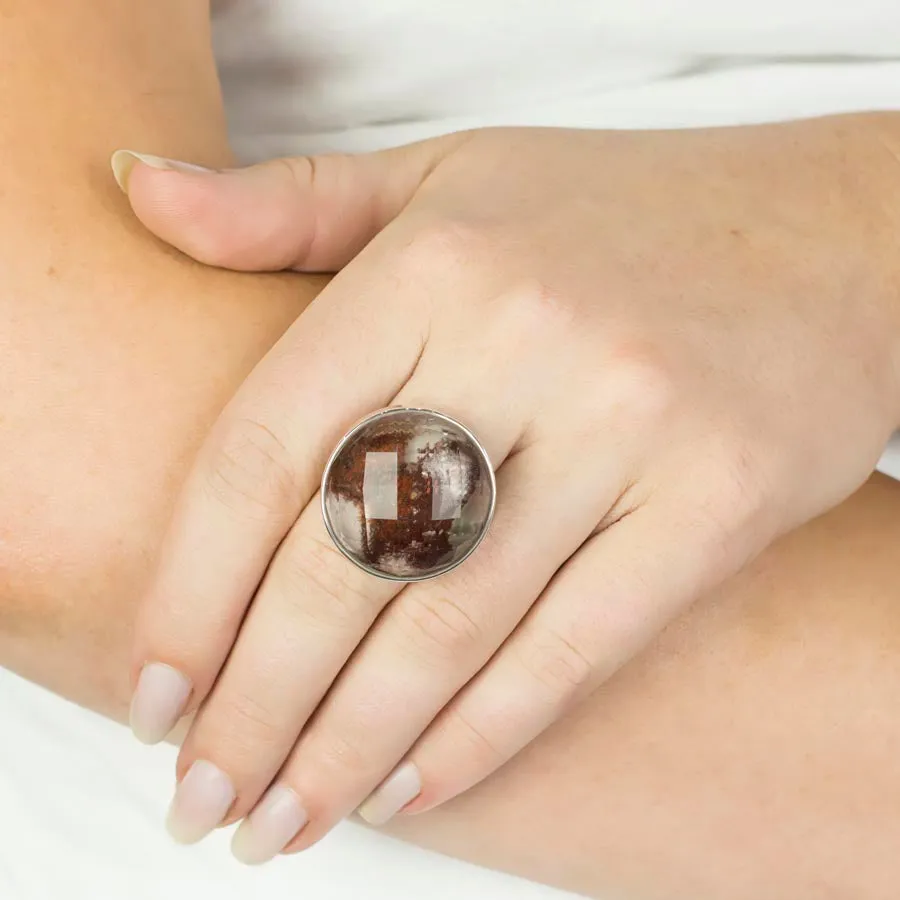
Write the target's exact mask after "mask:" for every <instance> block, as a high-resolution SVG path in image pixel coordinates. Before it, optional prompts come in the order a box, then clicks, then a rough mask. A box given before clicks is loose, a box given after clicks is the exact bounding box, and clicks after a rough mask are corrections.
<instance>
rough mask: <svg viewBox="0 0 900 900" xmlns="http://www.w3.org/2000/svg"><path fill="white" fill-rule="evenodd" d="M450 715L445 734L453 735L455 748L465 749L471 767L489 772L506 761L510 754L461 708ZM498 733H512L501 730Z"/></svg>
mask: <svg viewBox="0 0 900 900" xmlns="http://www.w3.org/2000/svg"><path fill="white" fill-rule="evenodd" d="M449 715H450V719H449V721H448V722H447V725H446V729H445V733H448V734H450V735H452V738H451V743H452V745H453V746H457V747H460V748H464V750H463V754H462V755H463V757H464V758H465V759H466V760H467V764H468V765H469V766H473V767H474V768H476V769H481V770H483V771H485V772H487V771H491V770H493V769H494V768H496V767H497V766H498V765H499V764H500V763H502V762H505V761H506V759H507V758H508V756H509V754H507V753H504V752H503V750H502V749H501V747H500V746H498V744H497V743H496V742H495V741H494V740H493V738H492V737H491V736H490V735H489V734H488V732H487V731H486V730H485V729H484V728H483V727H481V726H479V725H476V724H475V722H474V721H473V720H472V719H471V718H470V717H469V715H467V714H466V713H465V712H464V711H463V710H462V709H460V708H459V706H456V707H455V708H453V709H452V710H451V711H450V714H449ZM495 730H497V729H496V726H495ZM498 733H500V734H502V733H512V732H506V731H503V730H500V731H498Z"/></svg>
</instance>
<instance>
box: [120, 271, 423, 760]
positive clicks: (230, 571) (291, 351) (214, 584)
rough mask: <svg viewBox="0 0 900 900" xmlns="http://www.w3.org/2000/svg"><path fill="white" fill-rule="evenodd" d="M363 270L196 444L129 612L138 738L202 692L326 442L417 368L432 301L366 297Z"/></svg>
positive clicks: (293, 334)
mask: <svg viewBox="0 0 900 900" xmlns="http://www.w3.org/2000/svg"><path fill="white" fill-rule="evenodd" d="M364 256H365V254H364ZM359 262H360V263H362V262H363V259H362V258H361V259H360V261H359ZM370 271H371V267H370V266H366V265H359V264H357V265H355V266H353V267H351V268H350V269H347V270H345V271H344V272H343V273H342V274H341V275H338V276H337V277H336V278H335V279H334V281H333V282H332V283H331V285H329V286H328V288H326V289H325V290H324V291H323V292H322V294H320V295H319V297H318V298H317V299H316V300H315V301H314V302H313V304H312V305H311V306H310V307H309V308H308V309H307V311H306V312H304V313H303V314H302V315H301V316H300V317H299V319H298V320H297V321H296V322H295V323H294V325H293V326H292V327H291V328H290V329H289V330H288V331H287V332H286V333H285V335H284V336H283V338H282V339H281V340H280V341H279V342H278V344H276V345H275V347H274V348H273V349H272V350H271V351H270V352H269V354H268V355H267V356H266V357H265V358H264V359H263V360H262V362H260V363H259V365H258V366H257V367H256V368H255V369H254V371H253V372H252V373H251V375H250V376H249V378H248V379H247V381H246V382H245V383H244V385H243V386H242V387H241V388H240V390H239V391H238V393H237V394H236V395H235V397H234V399H233V400H232V401H231V402H230V403H229V404H228V406H227V407H226V408H225V410H224V411H223V413H222V415H221V416H220V418H219V420H218V421H217V422H216V424H215V426H214V427H213V429H212V431H211V432H210V434H209V436H208V438H207V440H206V441H205V442H204V444H203V445H202V447H201V449H200V451H199V453H198V456H197V459H196V461H195V464H194V465H193V467H192V469H191V471H190V474H189V476H188V478H187V480H186V482H185V485H184V488H183V490H182V492H181V495H180V497H179V499H178V501H177V504H176V508H175V511H174V514H173V518H172V522H171V525H170V527H169V530H168V533H167V535H166V537H165V539H164V543H163V546H162V548H161V553H160V561H159V566H158V569H157V571H156V573H155V576H154V577H153V579H152V582H151V584H150V587H149V589H148V591H147V594H146V595H145V598H144V600H143V603H142V606H141V610H140V614H139V617H138V624H137V637H136V647H135V673H134V674H135V676H137V675H138V670H139V671H140V675H139V678H138V689H137V691H136V693H135V698H134V700H133V703H132V717H131V718H132V727H133V729H134V731H135V734H136V735H137V736H138V737H139V738H140V739H141V740H144V741H145V742H148V743H153V742H156V741H159V740H162V739H163V738H164V737H165V735H166V733H167V732H168V731H169V730H170V728H171V727H172V725H173V724H174V722H175V721H176V719H177V718H178V716H180V715H182V714H183V713H184V712H186V711H187V710H188V709H192V708H195V707H196V706H197V705H198V704H199V703H200V702H201V701H202V699H203V698H204V697H205V696H206V694H207V693H208V692H209V690H210V688H211V687H212V684H213V682H214V681H215V677H216V675H217V674H218V671H219V669H220V668H221V666H222V664H223V663H224V661H225V659H226V657H227V655H228V652H229V650H230V648H231V645H232V643H233V642H234V639H235V637H236V635H237V632H238V629H239V628H240V624H241V621H242V619H243V616H244V613H245V611H246V609H247V606H248V605H249V603H250V600H251V598H252V596H253V594H254V592H255V591H256V588H257V586H258V585H259V583H260V581H261V579H262V576H263V574H264V572H265V570H266V567H267V565H268V563H269V561H270V559H271V557H272V555H273V553H274V552H275V550H276V548H277V546H278V544H279V543H280V541H281V540H282V538H283V537H284V536H285V534H286V533H287V531H288V529H289V528H290V526H291V525H292V524H293V522H294V521H295V520H296V519H297V517H298V516H299V514H300V512H301V511H302V509H303V507H304V506H305V505H306V504H307V503H308V502H309V500H310V498H312V497H313V495H314V494H315V492H316V490H317V489H318V482H319V478H320V477H321V472H322V468H323V466H324V463H325V460H326V459H327V456H328V454H329V452H330V450H331V448H332V447H333V446H334V444H335V443H336V442H337V440H338V438H339V437H340V435H341V434H343V433H344V432H345V431H346V430H347V428H348V427H349V426H350V425H351V424H353V422H355V421H356V420H357V419H359V418H361V417H362V416H363V415H364V414H365V413H368V412H370V411H371V410H373V409H376V408H379V407H382V406H384V405H386V404H387V403H388V402H389V401H390V398H391V397H393V396H394V395H395V394H396V393H397V392H398V390H399V388H400V387H401V386H402V385H403V384H404V383H405V381H406V380H407V378H408V376H409V374H410V373H411V371H412V369H413V368H414V367H415V364H416V361H417V359H418V358H419V356H420V353H421V350H422V347H423V342H424V339H425V337H424V336H425V334H426V333H427V318H428V313H427V308H428V307H427V305H426V304H421V303H418V304H409V303H404V302H403V301H401V300H398V299H396V298H395V299H391V298H385V297H384V296H383V295H381V294H379V296H378V297H377V298H376V296H375V295H374V292H375V287H374V282H375V279H373V278H372V277H371V275H370ZM378 280H379V281H381V279H378ZM391 307H396V308H393V309H392V308H391Z"/></svg>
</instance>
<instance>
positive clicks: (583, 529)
mask: <svg viewBox="0 0 900 900" xmlns="http://www.w3.org/2000/svg"><path fill="white" fill-rule="evenodd" d="M548 464H549V466H550V467H548ZM597 477H598V480H599V477H600V476H599V473H597ZM548 482H550V483H553V484H554V490H553V491H546V490H544V489H543V488H544V486H545V485H546V484H547V483H548ZM576 482H578V483H577V484H576ZM498 487H499V493H498V506H497V511H496V515H495V518H494V523H493V526H492V528H491V530H490V532H489V533H488V535H487V537H486V538H485V540H484V542H483V544H482V545H481V547H480V548H479V550H478V552H477V553H475V554H474V555H473V556H472V557H471V558H470V559H469V560H467V561H466V562H465V563H464V564H463V565H462V566H460V567H459V568H457V569H454V570H453V571H452V572H450V573H448V574H447V575H445V576H443V577H441V578H440V579H435V580H434V581H429V582H421V583H418V584H415V585H411V586H409V587H407V588H406V589H405V590H404V591H403V592H402V593H401V594H400V595H399V596H398V597H396V598H395V599H394V601H393V602H392V603H391V604H390V605H389V606H388V607H387V609H386V610H385V611H384V613H383V614H382V615H381V617H380V618H379V620H378V622H377V623H376V625H375V627H374V628H373V629H372V630H371V631H370V633H369V634H368V635H367V636H366V639H365V641H364V642H363V644H362V646H361V647H360V648H359V650H358V651H357V652H356V654H355V655H354V656H353V658H352V660H351V661H350V663H349V664H348V666H347V667H346V668H345V670H344V671H343V672H342V673H341V675H340V677H339V679H338V681H337V683H336V685H335V687H334V688H332V690H331V692H330V693H329V695H328V697H327V698H326V699H325V701H324V703H323V704H322V706H321V707H320V708H319V710H318V711H317V713H316V716H315V718H314V719H313V721H312V722H311V723H310V725H309V726H308V728H307V729H306V731H305V732H304V733H303V734H302V736H301V737H300V740H299V741H298V743H297V746H296V747H295V749H294V751H293V752H292V753H291V755H290V758H289V760H288V762H287V763H286V764H285V766H284V768H283V769H282V771H281V773H280V775H279V779H278V784H279V786H280V790H281V789H283V788H285V787H289V788H290V790H291V791H292V793H293V795H294V796H296V797H297V798H298V799H299V800H300V802H302V804H303V806H304V809H305V811H306V813H307V817H308V823H307V824H306V827H305V828H304V831H303V833H302V835H301V838H300V840H299V841H298V842H296V843H295V844H294V845H293V848H292V849H299V848H301V847H306V846H309V845H310V844H311V843H313V842H314V841H316V840H318V839H319V838H321V837H322V835H323V834H325V833H326V832H327V830H328V829H329V828H330V827H332V826H333V825H334V824H335V823H336V822H337V821H339V820H340V819H341V818H343V817H344V816H346V815H347V814H349V813H350V812H351V811H352V810H353V809H355V808H356V807H357V806H358V805H359V804H360V803H361V802H362V801H363V800H364V799H365V797H366V796H367V795H368V794H369V793H370V792H371V791H372V790H374V788H375V787H376V786H377V785H378V783H379V782H380V781H381V780H382V779H383V778H384V777H385V775H386V774H387V773H389V772H390V771H391V769H392V768H393V767H394V766H395V765H396V764H397V762H398V761H399V760H400V759H401V758H402V757H403V755H404V754H405V753H406V752H407V751H408V749H409V747H410V746H412V744H413V743H414V742H415V741H416V739H417V738H418V736H419V735H420V734H421V733H422V731H423V730H424V729H425V728H426V727H427V726H428V724H429V723H430V722H431V721H432V719H434V717H435V716H436V715H437V714H438V712H439V711H440V709H441V708H442V707H443V706H445V705H446V703H447V702H448V700H450V698H451V697H452V696H453V695H454V694H455V693H456V692H457V691H458V690H459V689H460V688H461V687H462V685H464V684H465V683H466V681H468V680H469V679H470V678H471V677H472V675H473V674H475V673H476V672H477V671H478V669H479V668H481V666H483V665H484V663H485V662H486V661H487V660H488V659H489V658H490V656H491V654H492V653H493V652H494V651H495V650H496V648H497V647H498V646H499V645H500V644H501V643H502V641H503V640H504V638H505V637H506V636H507V635H508V634H509V632H510V631H511V630H512V629H513V628H514V627H515V625H516V624H517V623H518V621H519V620H520V619H521V617H522V616H523V615H524V614H525V612H526V611H527V609H528V607H529V605H530V604H531V603H532V602H533V601H534V599H535V598H536V597H537V596H538V595H539V594H540V592H541V589H542V588H543V586H544V585H545V584H546V583H547V581H548V580H549V579H550V577H551V576H552V574H553V572H554V571H555V569H556V568H557V567H558V566H559V565H560V564H561V563H562V562H563V560H564V559H565V558H566V557H567V556H568V555H569V554H570V553H571V550H572V547H573V546H577V545H578V544H579V543H580V542H581V541H582V540H583V539H584V538H585V536H586V535H587V534H589V533H590V531H591V529H592V527H593V525H594V523H595V522H596V521H597V516H598V513H597V497H596V493H595V492H593V491H588V490H586V489H585V488H586V485H585V483H584V480H583V479H575V478H573V477H572V470H571V467H566V466H565V464H564V463H563V462H562V461H561V460H560V459H559V457H558V456H557V455H555V454H553V453H550V452H541V451H539V450H538V448H534V449H531V450H527V451H524V452H522V453H520V454H517V455H516V456H514V457H512V458H511V459H510V460H508V461H507V462H506V463H505V464H504V465H503V467H502V468H501V469H500V471H499V473H498ZM606 487H607V489H608V485H606ZM589 496H591V497H592V499H591V500H588V497H589ZM549 522H552V523H553V527H552V528H548V523H549ZM537 547H540V552H536V548H537ZM270 831H271V829H269V828H268V827H267V825H266V813H265V809H264V808H263V810H262V812H261V813H259V812H254V813H253V814H251V816H250V817H249V819H248V820H247V823H245V824H244V825H243V826H242V827H241V830H240V831H239V837H236V843H235V852H236V853H237V854H238V855H239V856H240V857H243V856H246V855H248V854H249V855H251V856H252V858H253V859H254V860H256V859H258V858H259V857H260V856H265V857H270V856H273V855H274V854H275V853H277V852H279V851H280V850H282V848H283V847H284V845H285V843H287V839H285V840H284V841H283V842H281V844H280V845H276V844H273V843H268V844H266V843H265V842H264V841H263V840H262V839H260V838H259V837H258V835H260V834H262V835H263V836H265V835H267V834H269V833H270ZM280 837H281V835H279V838H280ZM288 837H290V836H288Z"/></svg>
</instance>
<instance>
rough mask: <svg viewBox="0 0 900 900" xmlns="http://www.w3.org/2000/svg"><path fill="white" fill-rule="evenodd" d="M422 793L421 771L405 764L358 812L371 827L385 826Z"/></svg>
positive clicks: (390, 776)
mask: <svg viewBox="0 0 900 900" xmlns="http://www.w3.org/2000/svg"><path fill="white" fill-rule="evenodd" d="M421 793H422V779H421V777H420V776H419V770H418V769H417V768H416V767H415V766H414V765H413V764H412V763H409V762H408V763H403V765H402V766H400V767H399V768H397V769H395V770H394V773H393V774H392V775H389V776H388V778H387V779H386V780H385V781H383V782H382V783H381V785H380V787H378V788H376V790H375V792H374V793H373V794H372V795H371V796H370V797H369V799H368V800H366V802H365V803H363V805H362V806H360V808H359V809H358V810H357V812H358V813H359V815H360V817H361V818H363V819H365V820H366V821H367V822H368V823H369V824H370V825H384V824H385V822H388V821H390V820H391V819H393V818H394V816H395V815H396V814H397V813H398V812H400V810H401V809H403V807H404V806H406V804H407V803H410V802H411V801H413V800H415V799H416V797H418V796H419V794H421Z"/></svg>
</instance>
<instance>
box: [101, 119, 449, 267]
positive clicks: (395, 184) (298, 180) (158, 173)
mask: <svg viewBox="0 0 900 900" xmlns="http://www.w3.org/2000/svg"><path fill="white" fill-rule="evenodd" d="M460 140H461V138H460V136H459V135H456V136H451V137H446V138H439V139H434V140H430V141H423V142H421V143H418V144H411V145H409V146H406V147H401V148H397V149H392V150H385V151H381V152H379V153H371V154H362V155H358V156H353V155H349V154H333V155H327V156H317V157H305V156H299V157H294V158H286V159H277V160H272V161H269V162H264V163H261V164H259V165H255V166H249V167H247V168H244V169H227V170H221V171H213V170H203V169H200V168H199V167H193V166H186V165H185V164H184V163H180V162H177V161H172V160H166V159H161V158H159V157H156V156H148V155H146V154H134V153H132V152H130V151H121V150H120V151H118V152H117V153H116V154H115V155H114V157H113V170H114V172H115V174H116V178H117V180H118V181H119V184H120V186H122V188H123V190H125V191H126V192H127V194H128V198H129V200H130V202H131V206H132V209H133V210H134V212H135V215H137V217H138V219H140V221H141V222H142V223H143V224H144V225H145V226H146V227H147V228H148V229H149V230H150V231H152V232H153V233H154V234H155V235H157V236H158V237H160V238H162V239H163V240H164V241H166V242H168V243H169V244H172V245H173V246H174V247H177V248H178V249H179V250H182V251H183V252H184V253H187V254H188V255H189V256H192V257H193V258H194V259H196V260H199V261H200V262H203V263H207V264H209V265H216V266H222V267H224V268H228V269H238V270H244V271H267V270H278V269H290V268H295V269H299V270H302V271H307V272H323V271H331V272H333V271H337V270H338V269H340V268H342V267H343V266H344V265H346V263H347V262H349V261H350V260H351V259H352V258H353V257H354V256H356V255H357V254H358V253H359V252H360V250H362V248H363V247H364V246H365V245H366V244H367V243H368V242H369V241H370V240H371V239H372V238H373V237H374V236H375V234H377V233H378V232H379V231H381V230H382V229H383V228H384V227H385V226H386V225H387V224H388V223H389V222H390V221H391V220H393V219H394V218H395V217H396V216H397V215H398V214H399V213H400V211H401V210H402V209H403V208H404V207H405V206H406V204H407V203H408V202H409V201H410V199H411V198H412V196H413V194H414V193H415V192H416V190H417V189H418V187H419V186H420V185H421V183H422V181H423V180H424V178H425V177H426V176H427V175H428V173H429V172H431V171H432V170H433V169H434V167H435V166H436V165H437V164H438V162H439V161H440V160H441V159H443V158H444V157H445V156H446V155H447V154H448V153H449V152H450V151H451V150H452V149H453V148H454V147H455V146H456V145H457V144H458V143H459V141H460Z"/></svg>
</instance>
